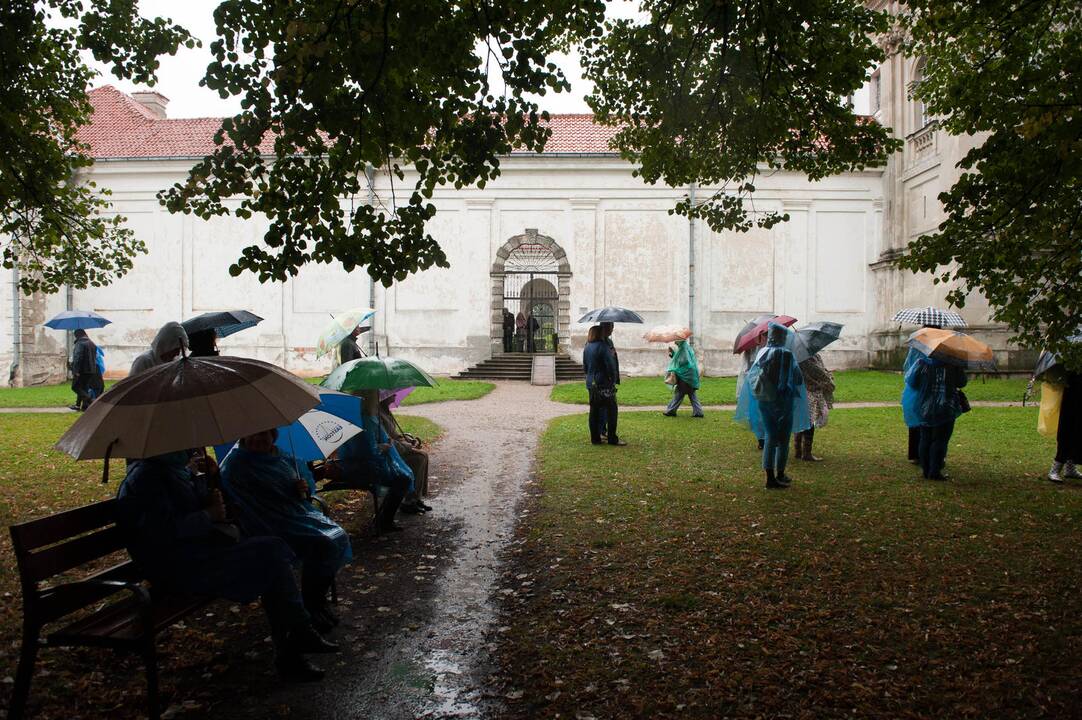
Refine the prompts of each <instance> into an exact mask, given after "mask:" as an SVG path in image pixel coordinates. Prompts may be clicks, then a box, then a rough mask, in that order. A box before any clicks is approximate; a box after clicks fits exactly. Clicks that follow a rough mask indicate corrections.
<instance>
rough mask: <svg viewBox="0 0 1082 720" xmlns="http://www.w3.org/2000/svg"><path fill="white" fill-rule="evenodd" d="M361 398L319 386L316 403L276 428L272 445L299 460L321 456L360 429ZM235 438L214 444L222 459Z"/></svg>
mask: <svg viewBox="0 0 1082 720" xmlns="http://www.w3.org/2000/svg"><path fill="white" fill-rule="evenodd" d="M362 422H363V421H362V416H361V399H360V398H359V397H355V396H353V395H347V394H345V393H341V392H338V391H337V390H328V389H326V388H320V389H319V405H316V406H315V407H314V408H312V409H311V410H309V411H308V412H306V413H305V414H304V415H301V416H300V417H299V418H297V419H296V420H294V421H293V422H292V423H290V424H289V425H285V426H283V427H280V428H278V440H277V441H275V445H276V446H277V447H278V449H279V450H280V451H281V452H282V454H284V455H292V456H293V457H295V458H297V460H299V461H301V462H309V461H312V460H322V459H324V458H326V457H327V456H328V455H330V454H331V453H333V452H334V451H335V450H337V449H338V448H339V447H341V446H342V445H343V444H344V443H345V442H346V441H347V440H349V439H350V438H352V437H353V436H354V435H357V434H359V433H361V432H363V430H362V427H361V425H362ZM235 445H236V443H235V442H231V443H225V444H222V445H215V446H214V455H215V456H216V457H217V458H218V462H219V463H221V462H222V460H224V459H225V456H226V455H228V454H229V451H230V450H232V449H233V447H234V446H235Z"/></svg>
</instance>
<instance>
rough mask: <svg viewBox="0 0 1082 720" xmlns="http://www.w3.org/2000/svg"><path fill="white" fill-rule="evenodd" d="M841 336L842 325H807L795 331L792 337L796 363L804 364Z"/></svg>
mask: <svg viewBox="0 0 1082 720" xmlns="http://www.w3.org/2000/svg"><path fill="white" fill-rule="evenodd" d="M841 334H842V325H840V324H839V323H832V322H814V323H808V324H807V325H805V326H804V327H802V328H800V329H799V330H797V331H795V333H794V336H793V355H795V356H796V361H797V362H804V361H805V360H807V359H808V358H810V357H811V356H812V355H815V354H816V353H818V352H819V351H820V350H822V349H823V348H825V347H826V346H827V345H829V344H830V343H832V342H834V341H835V340H837V339H838V338H839V337H840V336H841Z"/></svg>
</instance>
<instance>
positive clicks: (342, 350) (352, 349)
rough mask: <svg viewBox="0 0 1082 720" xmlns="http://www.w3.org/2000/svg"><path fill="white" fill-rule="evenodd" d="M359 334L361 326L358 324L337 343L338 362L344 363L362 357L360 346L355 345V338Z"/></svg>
mask: <svg viewBox="0 0 1082 720" xmlns="http://www.w3.org/2000/svg"><path fill="white" fill-rule="evenodd" d="M360 334H361V327H360V325H358V326H357V327H355V328H353V332H351V333H350V334H349V335H346V336H345V337H344V338H342V342H340V343H338V364H339V365H344V364H345V363H348V362H349V361H350V360H358V359H360V358H363V357H364V353H362V352H361V348H360V346H359V345H357V338H358V337H359V336H360Z"/></svg>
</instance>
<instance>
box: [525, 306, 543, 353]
mask: <svg viewBox="0 0 1082 720" xmlns="http://www.w3.org/2000/svg"><path fill="white" fill-rule="evenodd" d="M540 328H541V323H539V322H537V318H535V317H534V316H533V313H532V312H530V313H527V315H526V351H527V352H535V351H536V350H537V331H538V330H539V329H540Z"/></svg>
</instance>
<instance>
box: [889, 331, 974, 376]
mask: <svg viewBox="0 0 1082 720" xmlns="http://www.w3.org/2000/svg"><path fill="white" fill-rule="evenodd" d="M906 345H908V346H909V347H911V348H916V349H917V351H919V352H921V353H923V354H925V355H927V356H928V357H930V358H935V359H936V360H939V361H940V362H944V363H946V364H948V365H957V366H959V367H964V368H965V369H967V370H987V371H990V372H994V371H995V369H996V359H995V356H994V355H993V354H992V348H990V347H989V346H988V345H985V344H984V343H982V342H981V341H980V340H978V339H977V338H975V337H973V336H972V335H966V334H965V333H960V332H955V331H954V330H940V329H938V328H921V329H920V330H917V331H916V332H915V333H913V334H912V335H910V336H909V340H908V341H907V342H906Z"/></svg>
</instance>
